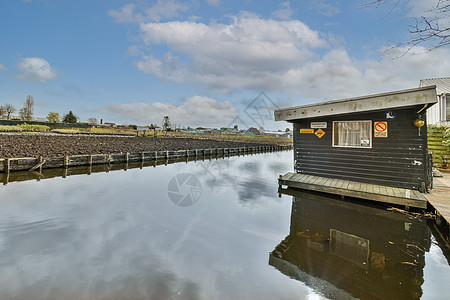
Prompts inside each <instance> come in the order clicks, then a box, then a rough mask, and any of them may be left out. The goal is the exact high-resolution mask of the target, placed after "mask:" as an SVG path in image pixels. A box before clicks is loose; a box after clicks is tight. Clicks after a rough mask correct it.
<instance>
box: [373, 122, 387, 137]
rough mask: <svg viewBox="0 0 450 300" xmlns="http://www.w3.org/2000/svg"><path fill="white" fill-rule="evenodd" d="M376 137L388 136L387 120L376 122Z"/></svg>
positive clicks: (374, 125)
mask: <svg viewBox="0 0 450 300" xmlns="http://www.w3.org/2000/svg"><path fill="white" fill-rule="evenodd" d="M373 127H374V129H375V130H374V133H373V136H374V137H387V136H388V124H387V122H374V124H373Z"/></svg>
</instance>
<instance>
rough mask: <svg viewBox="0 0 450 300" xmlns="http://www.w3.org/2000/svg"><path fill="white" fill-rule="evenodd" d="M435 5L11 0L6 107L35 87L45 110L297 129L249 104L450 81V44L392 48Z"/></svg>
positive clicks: (1, 96)
mask: <svg viewBox="0 0 450 300" xmlns="http://www.w3.org/2000/svg"><path fill="white" fill-rule="evenodd" d="M433 1H434V0H432V1H429V0H410V1H409V2H405V4H404V5H401V6H400V7H399V9H398V10H395V11H393V12H392V13H390V14H389V15H387V12H388V10H389V8H388V7H384V8H381V9H374V8H366V9H363V8H362V7H361V3H360V2H359V1H358V0H355V1H350V0H349V1H327V0H316V1H313V0H298V1H281V2H275V1H264V0H263V1H251V0H247V1H245V0H244V1H224V0H206V1H203V0H192V1H176V0H170V1H164V0H159V1H144V0H137V1H122V0H110V1H100V0H98V1H85V0H79V1H66V0H28V1H21V0H5V1H1V3H0V41H1V42H0V105H2V104H5V103H11V104H13V105H15V106H16V107H17V108H20V107H21V106H22V104H23V102H24V101H25V99H26V96H27V95H28V94H30V95H32V96H33V97H34V99H35V116H37V117H45V116H46V115H47V114H48V113H49V112H51V111H56V112H59V113H60V114H61V115H63V114H65V113H67V112H68V111H69V110H72V111H73V112H74V113H75V114H77V115H78V116H79V117H80V119H81V120H82V121H83V120H87V119H88V118H90V117H95V118H97V119H103V120H104V121H110V122H116V123H127V124H140V125H144V124H150V123H156V124H160V123H161V121H162V117H163V116H164V115H169V116H170V118H171V120H172V122H173V123H176V124H181V125H184V126H187V125H191V126H201V125H202V126H215V127H221V126H228V125H231V124H233V123H239V125H240V127H245V126H257V127H259V126H265V127H269V128H285V127H287V126H288V125H287V124H286V123H277V124H273V122H270V120H266V121H267V122H265V123H264V124H261V122H257V121H255V119H253V120H252V118H251V113H250V114H249V113H248V111H249V110H248V107H247V106H248V105H249V104H251V103H253V104H251V105H255V103H258V101H256V102H254V101H253V99H255V97H257V96H258V95H260V92H265V95H266V96H268V97H269V98H270V99H265V100H264V99H262V102H261V101H260V102H259V103H260V107H259V108H261V103H263V102H264V103H266V104H268V106H274V107H275V106H276V107H284V106H292V105H302V104H307V103H314V102H319V101H323V100H331V99H340V98H344V97H352V96H359V95H365V94H370V93H377V92H387V91H391V90H397V89H406V88H412V87H417V86H418V84H419V80H420V79H423V78H432V77H447V76H449V73H448V70H450V59H449V57H450V51H449V49H448V48H445V49H439V50H437V51H433V52H426V51H424V49H423V48H421V47H416V48H414V49H413V50H412V51H410V52H409V53H407V54H406V55H403V56H401V54H402V53H404V49H394V50H392V51H389V52H386V51H384V50H383V49H385V48H386V47H388V46H389V45H391V44H392V43H395V42H397V41H398V40H401V39H405V38H407V37H408V31H407V29H408V28H407V26H408V24H412V22H413V18H414V17H417V16H421V15H422V14H424V13H425V12H426V10H427V9H428V7H429V6H430V3H432V2H433ZM399 56H400V57H399ZM252 101H253V102H252ZM263 106H264V105H263ZM246 107H247V110H246ZM263 108H264V107H263ZM260 111H261V110H260V109H259V110H258V106H257V105H256V106H255V107H253V112H252V113H253V114H255V113H256V114H258V113H260ZM269 115H270V114H269ZM255 123H256V124H255Z"/></svg>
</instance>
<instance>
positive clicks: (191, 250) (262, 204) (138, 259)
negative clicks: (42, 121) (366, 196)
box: [0, 151, 450, 300]
mask: <svg viewBox="0 0 450 300" xmlns="http://www.w3.org/2000/svg"><path fill="white" fill-rule="evenodd" d="M162 163H163V164H164V162H162ZM106 167H107V166H93V168H92V169H89V168H69V169H67V170H64V169H55V170H44V171H43V173H42V175H44V176H43V177H40V176H39V178H41V180H40V181H37V179H38V177H36V176H35V174H34V175H33V174H29V172H25V173H11V175H14V176H17V177H16V178H17V179H18V180H23V181H16V182H11V183H8V184H7V185H6V186H0V299H2V300H3V299H33V300H35V299H38V300H40V299H226V300H228V299H270V300H272V299H306V298H308V297H310V296H313V297H316V298H317V296H318V295H317V293H322V294H324V292H323V291H322V290H323V289H324V288H321V287H320V286H318V287H317V285H318V283H317V282H318V280H319V279H320V280H322V283H323V286H325V283H326V282H328V285H331V284H334V285H335V286H337V287H338V288H339V289H340V290H341V291H346V293H347V294H349V293H350V292H348V290H351V289H352V288H353V287H351V285H356V284H360V285H362V284H365V287H367V286H368V285H369V284H368V283H367V281H368V280H369V279H370V280H372V278H371V277H370V278H368V277H367V275H366V272H369V273H370V272H374V273H375V272H378V273H380V274H383V273H386V274H388V275H389V276H391V277H390V279H391V280H394V279H395V280H400V279H399V278H400V277H395V276H396V275H395V274H391V273H388V270H391V269H393V267H391V260H392V257H393V256H392V255H393V254H392V253H391V250H392V249H396V252H394V253H395V254H398V255H397V256H399V257H400V258H402V257H403V256H402V255H404V256H405V257H406V259H404V260H401V259H399V261H398V262H400V265H398V267H400V268H404V267H406V268H409V267H410V269H411V271H412V270H416V269H417V270H419V271H420V272H422V273H420V272H419V273H418V274H416V275H417V276H416V277H414V278H417V280H419V281H420V280H421V279H422V278H424V280H425V282H424V283H423V284H422V286H421V288H422V290H423V295H424V296H425V298H426V296H428V297H429V298H430V299H439V296H442V295H448V294H450V287H447V285H445V284H442V282H444V283H445V281H448V280H449V279H450V274H449V270H450V268H449V266H448V265H447V264H443V262H446V260H445V257H444V256H443V255H442V251H441V250H440V249H439V248H438V247H436V246H435V245H433V243H432V244H431V248H430V252H427V253H425V269H423V262H424V260H423V257H424V254H421V253H416V252H414V251H416V250H415V249H416V248H411V247H408V248H404V247H399V245H403V243H402V241H399V240H401V239H402V238H408V234H409V235H412V236H411V241H410V240H408V241H407V242H408V243H409V244H412V245H416V246H418V247H419V248H422V247H423V249H424V250H425V251H427V243H429V239H428V240H426V239H424V240H423V243H419V242H418V241H420V238H416V236H417V235H418V234H417V230H418V228H421V227H420V226H421V224H419V223H420V221H417V220H412V221H408V222H406V223H411V225H407V226H406V227H405V224H404V223H405V222H402V221H401V220H403V218H404V216H401V215H397V214H395V213H387V212H385V211H381V210H376V211H371V213H367V209H369V208H359V206H358V208H357V209H356V214H360V215H361V216H358V217H355V220H353V217H352V218H348V220H345V219H342V218H339V217H334V215H337V213H338V212H339V210H338V209H344V208H345V207H344V206H340V205H337V204H336V202H334V203H333V205H330V204H328V205H325V206H324V204H323V203H322V202H323V201H322V202H320V200H318V203H317V204H312V203H311V205H312V207H313V208H314V207H316V208H317V209H306V210H305V211H304V213H302V214H304V215H306V217H307V218H308V217H310V216H311V213H314V214H315V215H316V217H313V218H312V219H314V220H315V222H312V221H308V222H307V223H306V224H307V225H302V224H303V223H302V219H301V218H300V219H298V218H297V217H295V216H294V215H293V214H292V211H291V210H292V202H291V196H286V195H282V197H281V198H278V197H277V191H278V190H277V187H278V186H277V178H278V175H279V174H284V173H286V172H289V171H292V151H286V152H278V153H265V154H258V155H253V156H251V155H250V156H245V157H231V158H225V159H222V158H219V159H217V160H216V159H214V158H213V159H211V160H205V161H197V162H194V161H190V162H188V163H183V162H181V163H176V164H168V165H167V166H160V167H158V166H156V167H152V166H151V165H150V166H148V167H146V165H144V167H143V168H142V169H140V167H141V166H140V165H139V164H137V165H135V164H130V165H128V166H126V165H122V166H119V165H111V166H110V168H109V169H107V168H106ZM102 168H106V169H102ZM116 169H117V171H114V170H116ZM86 170H88V171H89V172H90V175H86ZM124 170H126V172H125V171H124ZM95 171H99V172H97V173H96V172H95ZM113 171H114V172H113ZM106 172H108V173H106ZM77 174H79V175H77ZM181 174H192V176H195V177H196V178H197V179H198V180H199V184H195V186H199V185H200V186H201V195H200V199H198V201H197V202H195V205H191V206H183V207H180V206H177V205H176V204H174V203H173V202H172V201H171V199H170V197H169V195H168V192H169V191H170V182H171V180H172V179H173V178H174V177H175V178H177V176H179V175H181ZM31 175H33V176H35V177H30V176H31ZM62 175H64V176H66V177H67V178H61V176H62ZM70 175H77V176H70ZM27 176H28V177H27ZM30 178H31V179H33V180H29V179H30ZM42 179H44V180H42ZM180 181H182V180H180ZM180 181H178V183H179V182H180ZM298 198H299V199H301V200H300V201H299V202H301V201H303V197H298ZM319 198H320V197H319ZM320 199H321V198H320ZM297 205H300V204H294V210H296V211H297V212H298V211H299V210H300V209H303V208H302V207H297ZM314 205H317V206H314ZM339 207H341V208H339ZM306 208H308V207H306ZM322 210H324V211H325V212H326V214H325V215H323V213H324V212H323V211H322ZM330 210H332V211H331V212H330ZM369 210H370V209H369ZM344 212H345V210H344ZM388 215H389V216H388ZM330 216H331V217H330ZM363 216H365V217H363ZM391 216H393V217H391ZM322 217H325V220H322ZM332 217H333V218H334V221H333V222H334V223H331V222H332V221H331V220H333V218H332ZM291 218H292V220H294V219H295V222H294V223H292V222H291V221H292V220H291ZM371 218H375V219H377V220H380V219H381V221H379V222H388V221H389V222H391V223H392V222H393V223H394V224H398V226H400V225H401V230H402V231H403V233H402V234H403V235H402V237H400V236H398V235H397V233H396V232H394V230H392V232H389V231H388V232H387V233H386V230H387V229H386V226H387V225H383V224H378V223H377V222H375V221H370V220H369V219H371ZM399 218H400V219H399ZM366 219H368V220H366ZM391 219H392V220H391ZM310 220H311V218H310ZM399 220H400V221H399ZM298 222H300V223H298ZM341 222H344V223H345V222H347V223H351V222H353V223H354V222H358V224H357V226H356V225H355V226H354V227H355V228H352V227H351V226H350V228H347V227H343V226H341V225H340V223H341ZM291 223H292V224H291ZM416 223H417V224H416ZM296 224H299V225H298V226H300V227H304V226H307V227H306V229H308V230H309V231H307V230H306V229H302V230H294V229H293V231H292V232H293V234H294V235H293V236H292V238H290V239H291V240H293V241H294V244H293V247H294V249H297V250H299V251H303V253H305V255H307V258H308V261H306V260H305V261H302V260H301V259H302V258H301V257H299V256H301V255H302V254H301V253H302V252H298V253H297V252H295V251H294V252H292V251H290V250H286V249H282V248H281V246H278V247H277V248H276V250H278V251H279V252H280V253H286V254H285V255H284V254H283V255H281V256H280V255H278V254H275V253H276V252H275V251H274V252H273V254H272V255H271V256H272V257H271V259H270V260H271V264H274V265H275V263H277V265H276V266H277V268H278V269H277V268H274V267H272V266H270V265H269V264H268V263H267V255H268V253H269V252H271V251H272V250H273V249H274V247H275V246H276V245H277V244H279V243H280V241H281V240H283V239H284V238H285V237H286V233H287V229H288V228H289V226H290V225H292V226H295V227H298V226H297V225H296ZM324 224H325V225H324ZM374 224H377V226H374ZM313 225H314V226H313ZM330 228H332V229H333V230H334V231H332V235H330V230H329V229H330ZM405 228H407V229H409V231H408V232H407V230H406V229H405ZM396 230H397V229H396ZM302 231H303V233H302ZM366 231H373V232H372V233H371V234H366ZM297 232H298V233H299V235H297ZM316 232H317V234H316ZM413 233H414V235H413ZM424 233H425V236H426V235H427V234H428V236H429V233H428V231H427V230H426V228H425V231H424ZM377 234H378V235H380V236H382V235H386V236H387V237H385V240H386V241H387V242H388V243H389V241H391V242H394V244H387V245H385V246H386V247H392V249H391V248H389V249H384V248H382V247H381V246H380V247H379V248H381V249H375V248H373V247H374V245H376V244H377V243H378V244H380V245H381V243H382V242H384V241H385V240H382V241H381V242H380V241H379V242H377V237H376V236H377ZM327 236H329V238H330V241H328V242H327V241H325V240H326V239H327ZM391 236H392V237H391ZM419 236H420V234H419ZM408 239H409V238H408ZM296 240H298V241H297V242H295V241H296ZM288 241H289V239H287V242H286V243H288ZM283 243H285V242H283ZM283 243H281V244H283ZM302 243H305V245H303V246H302ZM399 243H400V244H399ZM287 245H288V244H287ZM330 245H333V246H332V249H331V250H330ZM366 246H368V247H366ZM302 247H303V248H302ZM367 249H369V257H367ZM397 249H398V250H397ZM388 250H389V251H388ZM400 250H403V251H405V252H407V253H409V254H412V255H415V254H418V255H419V256H418V257H417V258H416V257H415V258H414V259H416V260H417V262H418V263H419V264H420V265H419V266H416V265H414V266H408V265H403V264H401V262H403V261H406V262H412V263H414V264H416V262H415V261H414V260H413V258H412V257H410V256H407V255H405V254H404V253H403V252H401V251H400ZM305 251H309V252H305ZM374 252H377V253H379V254H380V255H378V256H376V255H375V254H373V253H374ZM397 252H398V253H397ZM288 253H290V254H288ZM308 253H309V254H308ZM331 253H333V254H331ZM321 255H328V257H331V256H333V257H334V258H333V259H334V260H333V262H334V263H335V261H338V262H339V263H336V266H337V267H342V270H346V272H344V273H343V274H340V272H341V270H340V269H330V268H329V267H328V266H327V265H325V264H324V263H322V264H321V262H320V260H321V259H323V258H322V257H321ZM383 256H384V258H383ZM288 258H289V259H290V260H287V259H288ZM317 258H319V259H317ZM372 258H374V259H375V262H378V263H379V264H380V265H381V264H382V261H383V259H384V264H385V267H384V268H385V269H384V270H383V271H381V268H380V267H378V270H377V269H373V268H372V265H373V266H374V267H375V268H376V266H377V264H372ZM298 259H300V262H301V263H302V264H304V266H306V267H304V266H303V265H302V268H303V269H300V267H298V265H300V263H298V264H297V262H296V260H298ZM328 259H330V258H328ZM402 259H403V258H402ZM408 259H409V260H408ZM290 261H292V262H290ZM395 263H397V261H395ZM294 265H295V266H294ZM347 265H348V266H351V267H347ZM395 266H397V265H395ZM306 268H309V269H306ZM314 268H315V269H314ZM279 270H282V272H283V273H285V274H290V276H292V277H293V278H300V277H299V276H300V275H298V274H309V273H307V271H310V270H313V271H314V272H316V273H311V274H312V275H309V276H310V277H311V278H316V279H315V281H312V282H313V283H308V281H307V280H305V279H302V281H303V282H301V281H298V280H292V279H290V278H289V277H287V276H285V275H283V273H282V272H280V271H279ZM302 270H303V271H302ZM354 270H357V271H354ZM422 270H423V271H422ZM350 271H354V272H355V273H353V275H355V276H358V278H351V277H349V275H348V274H350V273H349V272H350ZM289 272H291V273H289ZM302 272H303V273H302ZM389 272H390V271H389ZM314 274H316V275H314ZM346 274H347V275H346ZM304 276H306V275H304ZM314 276H315V277H314ZM320 276H322V277H320ZM321 278H323V279H321ZM402 278H403V277H402ZM379 280H380V279H379ZM343 281H348V283H345V282H343ZM336 282H341V283H339V284H338V283H336ZM342 282H343V283H342ZM305 283H307V284H308V285H309V286H310V287H309V286H308V285H307V284H305ZM405 284H407V283H405ZM408 284H409V283H408ZM419 286H420V284H419ZM311 287H312V288H311ZM367 288H368V290H369V291H371V292H373V291H372V290H371V288H370V287H367ZM346 289H348V290H346ZM353 289H358V288H357V287H356V288H353ZM314 290H316V291H317V293H316V292H315V291H314ZM433 291H434V293H433ZM373 293H375V292H373ZM333 295H334V294H333ZM374 297H375V296H373V297H372V298H374ZM331 298H333V297H331ZM369 298H370V297H369ZM391 298H392V297H391Z"/></svg>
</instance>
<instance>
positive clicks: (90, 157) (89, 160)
mask: <svg viewBox="0 0 450 300" xmlns="http://www.w3.org/2000/svg"><path fill="white" fill-rule="evenodd" d="M88 164H89V167H92V155H89V157H88Z"/></svg>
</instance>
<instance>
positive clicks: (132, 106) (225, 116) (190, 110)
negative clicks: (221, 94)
mask: <svg viewBox="0 0 450 300" xmlns="http://www.w3.org/2000/svg"><path fill="white" fill-rule="evenodd" d="M98 111H99V112H101V113H114V114H116V115H119V116H121V117H123V118H125V119H129V120H133V121H134V122H136V123H138V124H150V123H154V124H155V123H157V124H159V123H160V122H161V121H162V118H163V116H169V117H170V120H171V122H172V123H176V124H181V125H191V126H192V125H204V126H220V125H223V124H228V123H230V122H231V121H233V120H234V119H236V118H237V116H238V113H237V109H236V107H235V106H234V105H233V104H231V103H230V102H217V101H216V100H215V99H212V98H209V97H202V96H193V97H190V98H186V99H185V101H184V103H183V104H182V105H180V106H175V105H172V104H167V103H160V102H154V103H141V102H140V103H127V104H118V103H112V104H108V105H105V106H103V107H101V108H99V109H98Z"/></svg>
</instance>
